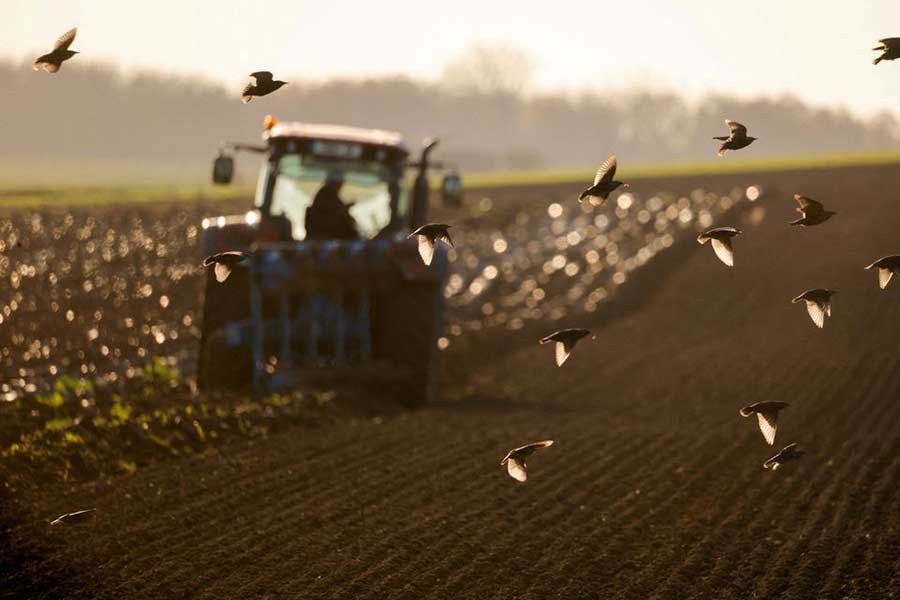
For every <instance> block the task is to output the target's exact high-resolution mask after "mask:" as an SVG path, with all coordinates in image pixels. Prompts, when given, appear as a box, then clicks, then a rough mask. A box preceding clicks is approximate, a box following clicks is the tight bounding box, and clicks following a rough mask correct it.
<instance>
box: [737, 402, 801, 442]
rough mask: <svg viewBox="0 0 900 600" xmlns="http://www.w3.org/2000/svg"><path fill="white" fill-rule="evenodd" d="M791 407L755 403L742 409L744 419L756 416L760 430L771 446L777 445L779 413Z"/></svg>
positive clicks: (770, 403)
mask: <svg viewBox="0 0 900 600" xmlns="http://www.w3.org/2000/svg"><path fill="white" fill-rule="evenodd" d="M788 406H790V404H788V403H787V402H754V403H753V404H751V405H750V406H745V407H744V408H742V409H741V416H742V417H749V416H750V415H753V414H755V415H756V420H757V421H759V430H760V431H761V432H762V434H763V437H764V438H765V440H766V443H768V444H769V445H770V446H771V445H773V444H774V443H775V432H776V431H777V430H778V411H780V410H784V409H785V408H787V407H788Z"/></svg>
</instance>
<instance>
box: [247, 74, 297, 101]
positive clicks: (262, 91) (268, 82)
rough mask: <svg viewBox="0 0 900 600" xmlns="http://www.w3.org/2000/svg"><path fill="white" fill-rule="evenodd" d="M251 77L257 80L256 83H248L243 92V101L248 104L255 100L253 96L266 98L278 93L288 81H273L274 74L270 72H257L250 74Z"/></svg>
mask: <svg viewBox="0 0 900 600" xmlns="http://www.w3.org/2000/svg"><path fill="white" fill-rule="evenodd" d="M250 77H252V78H253V79H254V80H256V83H248V84H247V85H246V86H244V91H243V92H241V101H242V102H243V103H244V104H248V103H249V102H250V101H251V100H253V96H266V95H268V94H271V93H272V92H274V91H276V90H277V89H279V88H280V87H281V86H283V85H287V81H280V80H278V79H272V73H270V72H269V71H256V72H254V73H250Z"/></svg>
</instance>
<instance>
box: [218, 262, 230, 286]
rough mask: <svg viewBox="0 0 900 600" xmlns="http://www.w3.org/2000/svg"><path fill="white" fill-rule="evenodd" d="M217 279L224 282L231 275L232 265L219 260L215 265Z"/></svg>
mask: <svg viewBox="0 0 900 600" xmlns="http://www.w3.org/2000/svg"><path fill="white" fill-rule="evenodd" d="M215 272H216V281H218V282H219V283H222V282H223V281H225V280H226V279H228V276H229V275H231V267H230V266H229V265H226V264H225V263H220V262H217V263H216V266H215Z"/></svg>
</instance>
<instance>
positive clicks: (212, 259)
mask: <svg viewBox="0 0 900 600" xmlns="http://www.w3.org/2000/svg"><path fill="white" fill-rule="evenodd" d="M249 263H250V255H249V254H247V253H246V252H241V251H240V250H229V251H227V252H220V253H219V254H213V255H212V256H207V257H206V258H205V259H204V260H203V266H204V267H213V268H214V269H215V273H216V281H218V282H219V283H222V282H223V281H225V280H226V279H228V276H229V275H231V271H232V269H234V268H235V267H243V266H246V265H247V264H249Z"/></svg>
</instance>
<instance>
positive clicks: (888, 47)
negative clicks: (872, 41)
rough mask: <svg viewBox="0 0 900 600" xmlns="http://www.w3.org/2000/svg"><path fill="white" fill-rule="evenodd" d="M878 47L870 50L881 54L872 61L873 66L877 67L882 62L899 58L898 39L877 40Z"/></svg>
mask: <svg viewBox="0 0 900 600" xmlns="http://www.w3.org/2000/svg"><path fill="white" fill-rule="evenodd" d="M878 42H879V44H880V45H878V46H875V47H874V48H872V50H874V51H875V52H881V53H882V54H881V56H879V57H877V58H876V59H875V60H873V61H872V64H873V65H877V64H878V63H880V62H881V61H883V60H896V59H898V58H900V38H895V37H893V38H884V39H883V40H878Z"/></svg>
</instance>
